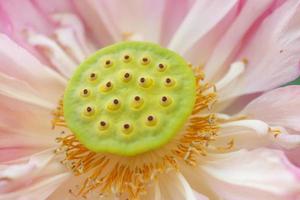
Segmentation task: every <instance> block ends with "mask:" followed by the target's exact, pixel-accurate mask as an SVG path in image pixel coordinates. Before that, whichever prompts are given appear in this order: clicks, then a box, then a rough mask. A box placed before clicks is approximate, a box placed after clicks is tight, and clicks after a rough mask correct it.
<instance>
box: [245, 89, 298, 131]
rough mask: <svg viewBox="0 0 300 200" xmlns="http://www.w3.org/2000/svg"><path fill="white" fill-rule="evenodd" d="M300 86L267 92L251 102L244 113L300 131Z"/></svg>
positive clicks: (272, 123)
mask: <svg viewBox="0 0 300 200" xmlns="http://www.w3.org/2000/svg"><path fill="white" fill-rule="evenodd" d="M299 110H300V86H297V85H295V86H286V87H282V88H278V89H275V90H273V91H271V92H267V93H265V94H263V95H261V96H260V97H258V98H256V99H254V100H253V101H252V102H250V103H249V104H248V105H247V106H246V107H245V109H244V110H243V111H242V113H244V114H246V115H247V116H249V117H251V118H254V119H260V120H262V121H265V122H267V123H268V124H270V125H274V126H282V127H285V128H289V129H293V130H295V131H300V114H299Z"/></svg>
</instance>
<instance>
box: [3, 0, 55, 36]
mask: <svg viewBox="0 0 300 200" xmlns="http://www.w3.org/2000/svg"><path fill="white" fill-rule="evenodd" d="M0 7H1V8H2V11H4V12H5V13H6V15H7V18H8V19H9V20H10V23H11V27H12V29H13V30H12V31H13V33H12V34H17V35H18V36H19V37H20V36H21V34H22V31H23V29H24V28H25V27H28V28H33V29H37V30H39V31H40V32H42V33H48V32H49V31H51V29H52V28H53V25H52V24H51V23H49V21H47V17H46V16H44V15H43V13H41V12H40V11H39V10H38V9H36V7H35V6H34V5H33V4H32V3H31V1H29V0H24V1H22V2H20V1H18V0H11V1H1V2H0ZM24 11H26V12H24Z"/></svg>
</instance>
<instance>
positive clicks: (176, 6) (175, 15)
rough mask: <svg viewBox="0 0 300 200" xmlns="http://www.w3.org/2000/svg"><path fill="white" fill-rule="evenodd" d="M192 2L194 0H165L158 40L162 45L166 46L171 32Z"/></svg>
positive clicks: (175, 28)
mask: <svg viewBox="0 0 300 200" xmlns="http://www.w3.org/2000/svg"><path fill="white" fill-rule="evenodd" d="M194 2H195V1H194V0H187V1H182V0H166V5H165V8H164V13H163V21H162V31H161V32H162V34H161V42H160V43H161V44H162V45H163V46H167V44H168V43H169V42H170V40H171V38H172V36H173V34H174V33H175V32H176V30H177V29H178V27H179V26H180V24H181V23H182V21H183V20H184V18H185V17H186V15H187V14H188V12H189V11H190V8H191V7H192V6H193V4H194Z"/></svg>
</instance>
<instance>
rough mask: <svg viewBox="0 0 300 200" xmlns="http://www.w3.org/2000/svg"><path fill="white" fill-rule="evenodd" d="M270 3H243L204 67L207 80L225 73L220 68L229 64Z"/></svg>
mask: <svg viewBox="0 0 300 200" xmlns="http://www.w3.org/2000/svg"><path fill="white" fill-rule="evenodd" d="M272 2H273V0H267V1H260V0H252V1H246V2H245V5H243V7H242V9H241V11H240V13H239V14H238V16H237V17H236V18H235V20H234V22H233V23H232V24H231V26H230V27H229V29H228V30H227V31H226V32H225V33H224V35H223V37H222V39H221V40H220V42H219V43H218V44H217V46H216V47H215V50H214V51H213V53H212V55H211V56H210V58H209V61H208V63H207V64H206V66H205V73H206V76H207V78H208V79H209V80H211V79H213V77H214V76H216V75H217V73H218V74H224V73H225V71H224V69H223V70H222V68H221V66H224V65H228V64H230V63H228V62H226V61H227V60H228V59H229V57H230V56H232V55H233V54H234V53H235V51H236V50H238V48H239V46H240V45H241V43H242V42H243V38H244V36H245V35H246V33H247V31H249V29H250V28H251V26H252V25H253V24H254V23H255V22H256V20H257V19H259V18H260V17H261V16H262V15H263V14H264V13H265V12H266V11H267V9H268V8H270V6H271V5H272ZM219 77H220V76H219Z"/></svg>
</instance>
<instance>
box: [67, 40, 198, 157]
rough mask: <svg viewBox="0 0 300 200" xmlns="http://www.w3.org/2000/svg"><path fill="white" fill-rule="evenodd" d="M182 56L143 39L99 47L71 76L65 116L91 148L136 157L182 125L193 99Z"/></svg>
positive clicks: (191, 78)
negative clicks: (141, 40) (142, 40)
mask: <svg viewBox="0 0 300 200" xmlns="http://www.w3.org/2000/svg"><path fill="white" fill-rule="evenodd" d="M195 92H196V82H195V77H194V74H193V72H192V70H191V69H190V67H189V66H188V64H187V63H186V62H185V60H184V59H183V58H182V57H180V56H179V55H177V54H176V53H175V52H172V51H170V50H168V49H164V48H162V47H160V46H158V45H155V44H151V43H145V42H122V43H118V44H114V45H112V46H109V47H106V48H103V49H100V50H99V51H97V52H96V53H95V54H94V55H92V56H91V57H89V58H88V59H87V60H85V61H84V62H83V63H82V64H81V65H80V66H79V67H78V68H77V69H76V71H75V73H74V74H73V76H72V77H71V79H70V81H69V83H68V85H67V88H66V91H65V94H64V99H63V104H64V117H65V120H66V123H67V125H68V127H69V128H70V130H71V131H72V132H73V133H74V134H75V136H76V137H77V139H78V140H79V141H80V142H81V143H82V144H83V145H84V146H86V147H87V148H88V149H90V150H91V151H94V152H103V153H111V154H116V155H123V156H135V155H138V154H142V153H145V152H148V151H151V150H155V149H157V148H159V147H161V146H162V145H165V144H166V143H168V142H169V141H170V140H171V139H172V138H173V137H174V136H176V134H178V133H180V131H181V130H182V129H183V126H184V124H185V122H186V121H187V119H188V117H189V116H190V114H191V113H192V110H193V108H194V104H195V98H196V94H195Z"/></svg>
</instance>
